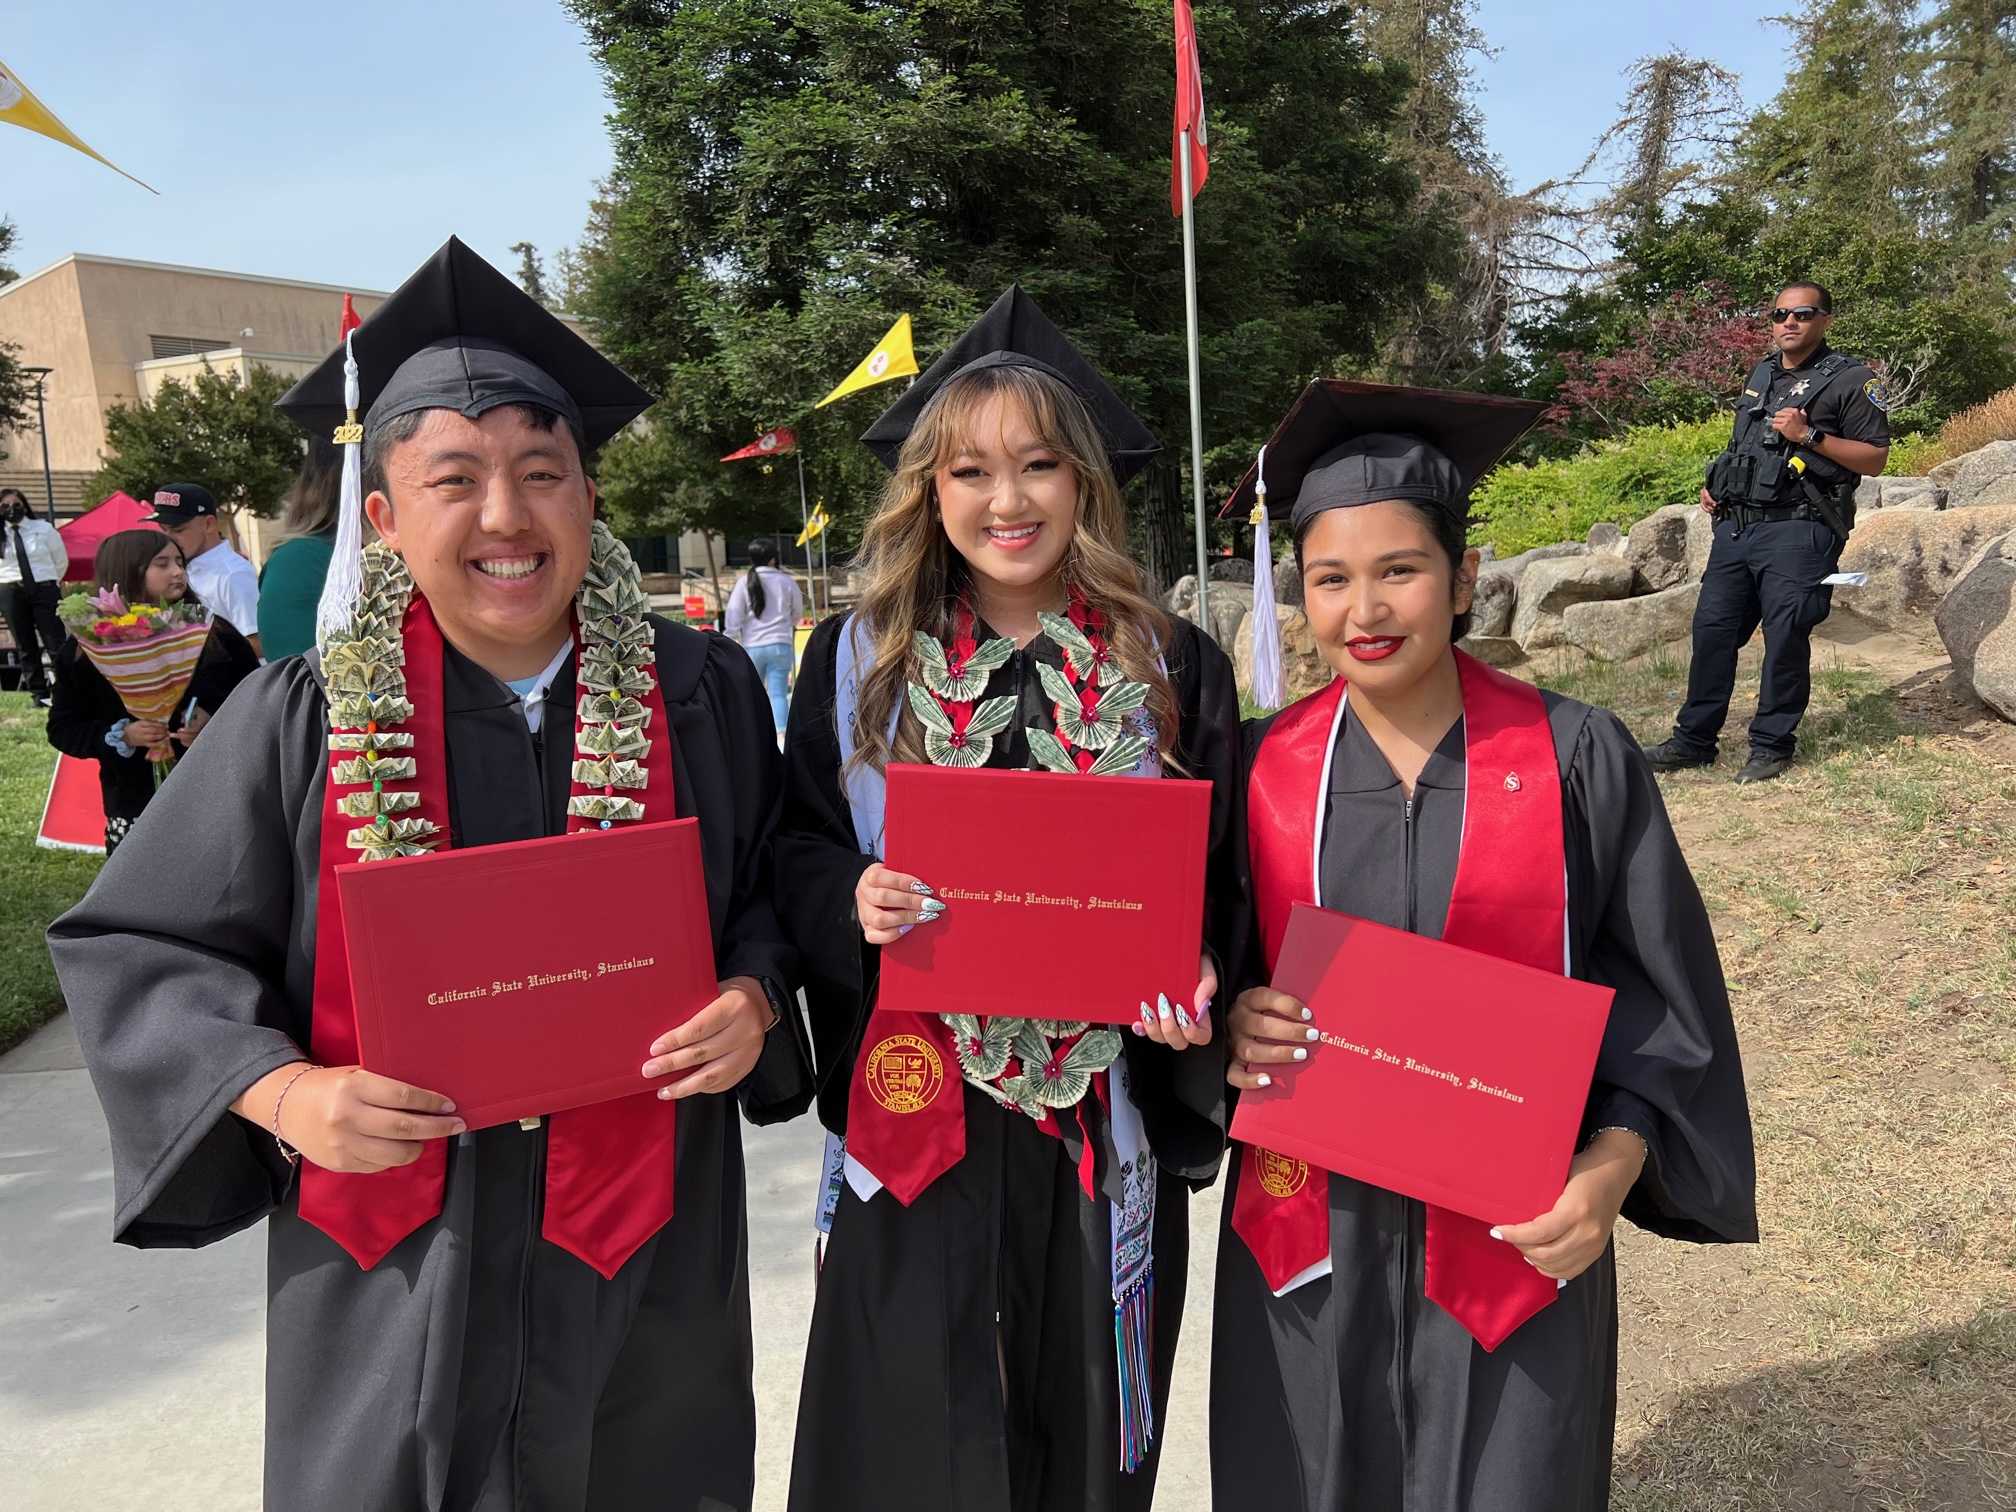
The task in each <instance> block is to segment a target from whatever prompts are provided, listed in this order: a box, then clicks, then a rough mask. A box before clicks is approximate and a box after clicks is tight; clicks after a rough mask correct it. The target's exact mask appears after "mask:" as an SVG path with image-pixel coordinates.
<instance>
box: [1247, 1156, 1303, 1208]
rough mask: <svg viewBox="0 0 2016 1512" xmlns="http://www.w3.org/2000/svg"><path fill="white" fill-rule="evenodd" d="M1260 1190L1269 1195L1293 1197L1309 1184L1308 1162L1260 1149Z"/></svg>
mask: <svg viewBox="0 0 2016 1512" xmlns="http://www.w3.org/2000/svg"><path fill="white" fill-rule="evenodd" d="M1259 1156H1260V1162H1259V1164H1260V1190H1261V1191H1263V1192H1265V1193H1266V1194H1267V1195H1268V1196H1269V1197H1293V1196H1294V1195H1295V1194H1296V1193H1297V1192H1299V1191H1301V1190H1302V1188H1303V1187H1305V1186H1307V1185H1308V1184H1309V1162H1308V1161H1306V1160H1290V1159H1289V1158H1288V1157H1287V1156H1286V1155H1276V1154H1275V1153H1274V1152H1273V1151H1272V1150H1261V1151H1260V1152H1259Z"/></svg>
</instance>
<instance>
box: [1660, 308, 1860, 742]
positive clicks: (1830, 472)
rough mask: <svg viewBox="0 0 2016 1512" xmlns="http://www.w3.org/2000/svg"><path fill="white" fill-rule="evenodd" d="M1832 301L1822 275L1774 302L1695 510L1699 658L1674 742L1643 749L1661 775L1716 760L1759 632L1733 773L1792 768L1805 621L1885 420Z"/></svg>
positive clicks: (1815, 618) (1802, 686)
mask: <svg viewBox="0 0 2016 1512" xmlns="http://www.w3.org/2000/svg"><path fill="white" fill-rule="evenodd" d="M1833 309H1834V300H1833V296H1832V295H1830V294H1829V293H1828V292H1827V290H1826V289H1824V288H1823V287H1821V286H1820V285H1819V284H1816V283H1811V282H1807V281H1804V280H1802V281H1800V282H1797V283H1792V284H1788V285H1786V286H1785V288H1784V289H1782V290H1780V291H1779V294H1778V299H1777V302H1776V305H1775V307H1774V308H1773V309H1772V311H1771V355H1770V356H1769V357H1767V358H1765V359H1764V361H1763V362H1762V363H1760V364H1759V365H1758V367H1757V370H1756V371H1755V372H1753V373H1752V374H1751V375H1750V381H1749V383H1748V384H1747V385H1745V387H1744V390H1743V398H1742V400H1741V401H1740V402H1739V404H1738V406H1737V410H1736V428H1735V432H1734V434H1733V435H1732V436H1731V437H1730V440H1729V446H1728V449H1727V450H1726V451H1724V452H1723V453H1722V454H1721V455H1720V456H1718V457H1716V459H1715V460H1714V461H1713V462H1711V463H1710V464H1709V466H1708V485H1707V487H1705V488H1703V489H1702V490H1701V507H1702V508H1703V509H1705V510H1708V511H1709V512H1710V513H1712V514H1713V515H1714V516H1715V545H1714V549H1713V551H1711V552H1710V554H1709V557H1708V568H1707V570H1706V572H1704V573H1703V574H1702V577H1701V599H1700V603H1699V604H1698V605H1697V606H1696V608H1695V610H1694V665H1693V668H1692V670H1691V671H1690V672H1689V673H1688V678H1687V703H1686V706H1685V707H1684V708H1682V709H1681V710H1680V717H1679V718H1678V719H1677V720H1676V721H1674V725H1673V737H1672V739H1670V740H1664V741H1661V742H1660V743H1659V744H1658V745H1654V746H1647V747H1646V748H1645V756H1646V759H1647V760H1649V761H1650V762H1651V763H1652V765H1653V767H1654V768H1656V769H1657V770H1659V771H1675V770H1678V769H1679V768H1681V767H1692V766H1710V765H1712V764H1713V763H1714V760H1715V741H1716V737H1717V736H1718V735H1720V734H1721V731H1722V721H1723V720H1724V719H1726V718H1727V717H1728V714H1729V694H1730V691H1731V690H1732V689H1733V688H1734V687H1735V684H1736V653H1737V652H1739V651H1741V650H1742V649H1743V646H1744V644H1745V643H1746V642H1747V641H1748V640H1749V639H1750V636H1751V634H1752V633H1753V632H1754V631H1755V630H1756V629H1757V627H1758V626H1759V625H1762V626H1763V627H1764V682H1763V686H1762V688H1760V689H1759V690H1758V694H1757V717H1756V718H1755V719H1753V720H1751V721H1750V759H1749V761H1748V762H1746V763H1745V764H1744V767H1743V769H1742V771H1740V772H1738V773H1737V774H1736V780H1737V781H1738V782H1763V781H1766V780H1767V779H1769V778H1772V777H1776V776H1777V775H1778V774H1779V773H1781V772H1783V771H1784V770H1785V768H1786V767H1788V766H1790V765H1791V764H1792V755H1793V751H1794V749H1795V748H1796V746H1797V743H1798V740H1797V733H1796V732H1797V730H1798V728H1799V718H1800V716H1801V715H1802V714H1804V713H1805V712H1806V701H1807V698H1808V696H1809V695H1810V693H1811V691H1812V684H1813V678H1812V655H1811V637H1812V634H1813V627H1814V626H1815V625H1817V624H1819V623H1820V622H1821V621H1822V620H1824V619H1825V618H1826V617H1827V608H1828V604H1829V601H1830V599H1831V598H1832V596H1833V590H1832V589H1831V588H1828V587H1826V586H1824V585H1823V583H1822V581H1821V580H1822V579H1823V578H1826V577H1827V576H1829V575H1830V574H1831V573H1832V572H1833V571H1834V569H1835V565H1836V564H1837V563H1838V562H1839V561H1840V559H1841V548H1842V546H1843V545H1845V544H1846V542H1847V539H1848V532H1849V530H1850V529H1851V528H1852V527H1853V526H1854V523H1855V486H1856V484H1858V483H1860V482H1861V481H1862V479H1863V478H1865V477H1871V476H1874V475H1875V474H1877V473H1880V472H1881V471H1882V470H1883V463H1884V460H1885V459H1886V458H1887V457H1888V456H1889V454H1890V427H1889V422H1888V420H1887V419H1886V418H1885V414H1884V411H1885V409H1886V408H1887V407H1888V403H1889V401H1888V398H1887V397H1886V395H1885V394H1884V391H1883V383H1882V380H1881V379H1880V378H1878V377H1877V376H1876V375H1875V374H1874V373H1872V372H1871V371H1870V370H1869V368H1868V367H1867V366H1866V365H1864V364H1863V363H1861V362H1858V361H1857V360H1856V359H1855V358H1853V357H1849V356H1847V355H1845V354H1844V353H1841V352H1836V351H1833V350H1831V349H1830V348H1829V347H1828V345H1827V328H1828V327H1829V326H1830V325H1832V324H1833V323H1834V315H1833Z"/></svg>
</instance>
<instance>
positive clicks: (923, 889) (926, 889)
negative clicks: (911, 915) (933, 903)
mask: <svg viewBox="0 0 2016 1512" xmlns="http://www.w3.org/2000/svg"><path fill="white" fill-rule="evenodd" d="M910 891H912V892H914V893H922V894H923V895H924V896H925V897H927V898H933V897H936V896H937V894H936V893H934V892H932V891H931V884H930V883H929V882H912V883H911V884H910Z"/></svg>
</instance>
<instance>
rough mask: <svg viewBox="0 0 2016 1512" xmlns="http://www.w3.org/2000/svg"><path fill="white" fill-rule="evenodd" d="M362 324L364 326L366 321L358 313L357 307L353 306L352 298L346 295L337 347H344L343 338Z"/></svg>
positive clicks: (337, 335) (337, 329) (337, 333)
mask: <svg viewBox="0 0 2016 1512" xmlns="http://www.w3.org/2000/svg"><path fill="white" fill-rule="evenodd" d="M362 324H364V321H363V319H362V317H360V316H359V315H358V313H357V306H356V305H354V304H352V303H351V302H350V296H349V295H348V294H345V295H344V296H343V320H342V323H341V324H339V325H338V326H337V327H336V345H338V346H341V345H343V338H344V337H346V336H348V335H349V334H350V333H351V332H352V331H354V330H356V329H357V327H359V326H361V325H362Z"/></svg>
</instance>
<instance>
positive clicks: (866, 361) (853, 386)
mask: <svg viewBox="0 0 2016 1512" xmlns="http://www.w3.org/2000/svg"><path fill="white" fill-rule="evenodd" d="M916 371H917V354H916V353H915V352H913V351H911V350H910V317H909V316H908V315H905V316H904V317H903V318H902V319H901V320H899V321H897V322H896V324H894V325H893V326H891V327H889V334H888V335H887V336H884V337H883V338H882V339H881V340H880V341H878V342H876V343H875V350H874V351H872V352H870V353H869V354H868V355H867V356H866V357H863V358H862V359H861V361H860V363H859V364H858V365H857V366H856V367H855V369H854V371H853V372H851V373H849V374H848V375H847V376H846V377H845V378H842V379H841V380H840V386H839V387H838V388H836V389H834V390H833V392H832V393H830V394H828V395H827V396H826V397H825V398H824V399H821V400H820V401H819V402H818V403H817V404H815V405H813V406H812V408H814V409H824V408H825V407H826V406H827V405H829V404H831V403H832V402H833V401H834V400H835V399H844V398H845V397H846V396H847V395H849V394H851V393H853V392H855V391H856V390H857V389H864V388H873V387H874V386H875V385H876V384H878V383H887V382H888V381H889V380H890V379H891V378H906V377H908V376H910V375H911V374H912V373H915V372H916Z"/></svg>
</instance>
